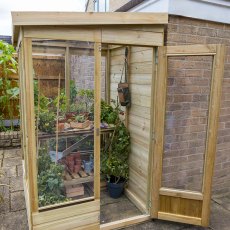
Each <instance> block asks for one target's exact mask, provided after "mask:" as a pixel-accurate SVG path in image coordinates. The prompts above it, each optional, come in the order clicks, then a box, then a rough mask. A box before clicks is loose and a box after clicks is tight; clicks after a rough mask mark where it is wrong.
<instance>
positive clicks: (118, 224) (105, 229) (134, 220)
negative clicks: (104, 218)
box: [100, 215, 150, 230]
mask: <svg viewBox="0 0 230 230" xmlns="http://www.w3.org/2000/svg"><path fill="white" fill-rule="evenodd" d="M148 220H150V216H149V215H140V216H135V217H130V218H127V219H124V220H118V221H114V222H112V223H108V224H102V225H101V226H100V230H111V229H119V228H124V227H128V226H130V225H134V224H138V223H141V222H144V221H148Z"/></svg>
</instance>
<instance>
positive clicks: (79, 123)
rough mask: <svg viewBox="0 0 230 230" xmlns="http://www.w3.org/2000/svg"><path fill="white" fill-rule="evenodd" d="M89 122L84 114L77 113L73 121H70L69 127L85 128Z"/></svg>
mask: <svg viewBox="0 0 230 230" xmlns="http://www.w3.org/2000/svg"><path fill="white" fill-rule="evenodd" d="M89 124H90V122H89V120H88V119H87V117H86V116H85V115H77V116H76V117H75V121H72V122H70V127H71V128H74V129H85V128H87V127H88V126H89Z"/></svg>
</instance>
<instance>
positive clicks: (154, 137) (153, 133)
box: [152, 132, 156, 141]
mask: <svg viewBox="0 0 230 230" xmlns="http://www.w3.org/2000/svg"><path fill="white" fill-rule="evenodd" d="M152 140H153V141H155V140H156V136H155V132H152Z"/></svg>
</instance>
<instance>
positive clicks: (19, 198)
mask: <svg viewBox="0 0 230 230" xmlns="http://www.w3.org/2000/svg"><path fill="white" fill-rule="evenodd" d="M0 167H1V168H2V169H3V172H4V173H5V175H4V177H3V178H1V179H0V183H4V184H8V185H9V186H10V190H9V188H8V187H5V188H4V190H3V188H2V187H0V193H3V195H4V203H3V204H1V205H0V230H15V229H17V230H27V229H28V227H27V217H26V210H25V200H24V192H23V183H22V163H21V152H20V149H10V150H9V149H8V150H1V149H0ZM104 202H107V203H108V202H109V199H106V200H104ZM107 210H108V209H107ZM121 214H122V213H121ZM104 215H106V213H104ZM104 218H106V217H105V216H104ZM108 218H109V217H108ZM103 221H105V222H107V221H108V220H106V219H104V220H103ZM125 229H126V230H182V229H183V230H204V229H211V230H229V229H230V194H223V195H218V196H215V197H214V198H213V199H212V206H211V219H210V227H209V228H202V227H197V226H192V225H187V224H178V223H173V222H168V221H160V220H153V221H149V222H146V223H143V224H139V225H135V226H131V227H128V228H125Z"/></svg>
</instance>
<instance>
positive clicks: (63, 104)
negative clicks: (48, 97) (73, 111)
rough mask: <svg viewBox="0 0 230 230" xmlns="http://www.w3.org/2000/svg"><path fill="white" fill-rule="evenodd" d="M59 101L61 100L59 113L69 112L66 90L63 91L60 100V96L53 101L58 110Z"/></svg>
mask: <svg viewBox="0 0 230 230" xmlns="http://www.w3.org/2000/svg"><path fill="white" fill-rule="evenodd" d="M58 100H59V112H61V113H65V112H67V97H66V95H65V91H64V90H61V93H60V96H59V99H58V96H57V97H56V98H55V99H54V101H53V103H54V105H55V107H56V109H57V107H58Z"/></svg>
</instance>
